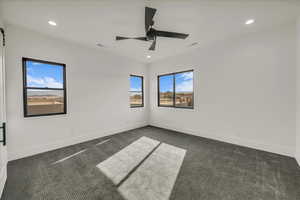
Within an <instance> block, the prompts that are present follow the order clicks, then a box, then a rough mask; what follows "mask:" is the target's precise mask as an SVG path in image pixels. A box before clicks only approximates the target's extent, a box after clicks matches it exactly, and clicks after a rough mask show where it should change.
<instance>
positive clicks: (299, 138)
mask: <svg viewBox="0 0 300 200" xmlns="http://www.w3.org/2000/svg"><path fill="white" fill-rule="evenodd" d="M295 157H296V159H297V161H298V164H299V165H300V18H299V19H298V23H297V132H296V156H295Z"/></svg>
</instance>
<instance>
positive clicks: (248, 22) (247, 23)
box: [245, 19, 255, 25]
mask: <svg viewBox="0 0 300 200" xmlns="http://www.w3.org/2000/svg"><path fill="white" fill-rule="evenodd" d="M254 22H255V20H254V19H248V20H247V21H246V22H245V24H246V25H250V24H253V23H254Z"/></svg>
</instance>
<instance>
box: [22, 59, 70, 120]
mask: <svg viewBox="0 0 300 200" xmlns="http://www.w3.org/2000/svg"><path fill="white" fill-rule="evenodd" d="M23 96H24V117H34V116H46V115H58V114H66V113H67V104H66V102H67V101H66V65H65V64H61V63H55V62H49V61H43V60H36V59H31V58H23Z"/></svg>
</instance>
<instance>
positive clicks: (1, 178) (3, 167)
mask: <svg viewBox="0 0 300 200" xmlns="http://www.w3.org/2000/svg"><path fill="white" fill-rule="evenodd" d="M0 33H1V36H2V41H0V42H1V43H0V46H1V48H2V51H1V52H2V55H0V56H1V57H2V58H1V62H2V63H0V64H1V65H2V66H1V67H0V70H1V73H0V75H1V76H2V77H0V81H1V82H2V83H1V85H2V86H1V88H0V90H2V91H0V98H2V99H1V101H0V103H1V104H2V106H3V108H2V111H0V115H1V116H0V119H1V120H3V124H2V122H1V124H0V127H3V128H1V129H2V130H1V129H0V134H1V135H0V137H1V138H2V140H1V141H0V154H1V155H0V156H1V160H0V162H3V164H2V163H0V197H1V196H2V193H3V190H4V187H5V183H6V179H7V162H8V159H7V147H6V144H5V143H6V142H5V140H6V138H5V137H6V136H5V132H6V130H5V129H6V126H5V124H6V102H5V98H6V97H5V31H4V28H1V27H0ZM2 94H3V95H2ZM2 134H3V136H2Z"/></svg>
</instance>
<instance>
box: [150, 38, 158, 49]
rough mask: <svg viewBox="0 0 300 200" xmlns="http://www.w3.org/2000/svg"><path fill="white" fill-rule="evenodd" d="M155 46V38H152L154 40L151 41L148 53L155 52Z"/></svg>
mask: <svg viewBox="0 0 300 200" xmlns="http://www.w3.org/2000/svg"><path fill="white" fill-rule="evenodd" d="M155 46H156V38H154V40H153V42H152V44H151V46H150V48H149V50H150V51H154V50H155Z"/></svg>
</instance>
